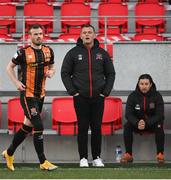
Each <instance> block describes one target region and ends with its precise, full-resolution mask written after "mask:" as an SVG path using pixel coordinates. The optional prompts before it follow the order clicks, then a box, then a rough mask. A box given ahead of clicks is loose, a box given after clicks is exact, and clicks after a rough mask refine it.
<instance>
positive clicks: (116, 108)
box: [102, 97, 122, 135]
mask: <svg viewBox="0 0 171 180" xmlns="http://www.w3.org/2000/svg"><path fill="white" fill-rule="evenodd" d="M118 129H122V100H121V99H120V98H114V97H107V98H106V99H105V106H104V114H103V121H102V135H113V134H114V133H115V131H116V130H118Z"/></svg>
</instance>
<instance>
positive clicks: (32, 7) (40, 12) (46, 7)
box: [24, 3, 54, 34]
mask: <svg viewBox="0 0 171 180" xmlns="http://www.w3.org/2000/svg"><path fill="white" fill-rule="evenodd" d="M53 14H54V12H53V6H52V5H50V4H47V3H26V4H25V5H24V16H32V17H27V18H26V20H25V26H26V32H28V28H29V26H30V25H32V24H35V23H38V24H41V25H42V26H44V28H45V33H46V34H47V33H50V32H53ZM34 16H39V17H37V18H34Z"/></svg>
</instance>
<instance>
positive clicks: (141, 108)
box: [121, 74, 165, 163]
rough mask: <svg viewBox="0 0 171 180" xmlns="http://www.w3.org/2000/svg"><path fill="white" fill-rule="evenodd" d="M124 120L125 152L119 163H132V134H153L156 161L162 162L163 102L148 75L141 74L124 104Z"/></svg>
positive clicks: (163, 135)
mask: <svg viewBox="0 0 171 180" xmlns="http://www.w3.org/2000/svg"><path fill="white" fill-rule="evenodd" d="M126 119H127V122H126V123H125V125H124V143H125V149H126V152H125V154H124V155H123V157H122V159H121V162H122V163H127V162H133V155H132V144H133V132H136V133H140V134H143V133H144V132H146V131H148V132H154V133H155V142H156V147H157V156H156V158H157V161H158V162H159V163H163V162H164V137H165V134H164V130H163V121H164V102H163V98H162V96H161V94H160V93H159V92H158V91H157V90H156V86H155V84H154V82H153V79H152V77H151V76H150V75H149V74H142V75H141V76H140V77H139V79H138V83H137V86H136V89H135V91H133V92H132V93H131V94H130V95H129V96H128V99H127V102H126Z"/></svg>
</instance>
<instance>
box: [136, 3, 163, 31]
mask: <svg viewBox="0 0 171 180" xmlns="http://www.w3.org/2000/svg"><path fill="white" fill-rule="evenodd" d="M164 15H165V7H164V5H163V4H159V3H137V4H136V6H135V16H149V17H148V18H146V17H142V18H139V17H137V18H136V20H135V23H136V32H138V33H163V32H165V24H166V21H165V19H164V18H162V17H161V16H164ZM150 16H151V17H150ZM152 16H160V17H152Z"/></svg>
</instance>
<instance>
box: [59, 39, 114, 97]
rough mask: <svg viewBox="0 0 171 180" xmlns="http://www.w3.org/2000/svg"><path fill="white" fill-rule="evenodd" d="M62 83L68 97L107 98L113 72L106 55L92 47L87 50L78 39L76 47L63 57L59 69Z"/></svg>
mask: <svg viewBox="0 0 171 180" xmlns="http://www.w3.org/2000/svg"><path fill="white" fill-rule="evenodd" d="M61 77H62V81H63V83H64V85H65V87H66V89H67V91H68V93H69V94H70V95H74V94H76V93H79V94H80V95H81V96H84V97H97V96H99V94H100V93H101V94H103V95H104V96H108V95H109V94H110V92H111V90H112V87H113V83H114V80H115V70H114V67H113V63H112V60H111V59H110V57H109V55H108V53H107V52H106V51H105V50H104V49H102V48H100V47H99V42H98V40H97V39H95V40H94V46H93V47H92V48H91V49H87V48H86V47H85V46H84V45H83V42H82V40H81V39H80V38H79V39H78V41H77V45H76V46H75V47H74V48H72V49H71V50H70V51H69V52H68V53H67V54H66V56H65V58H64V61H63V64H62V68H61Z"/></svg>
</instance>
